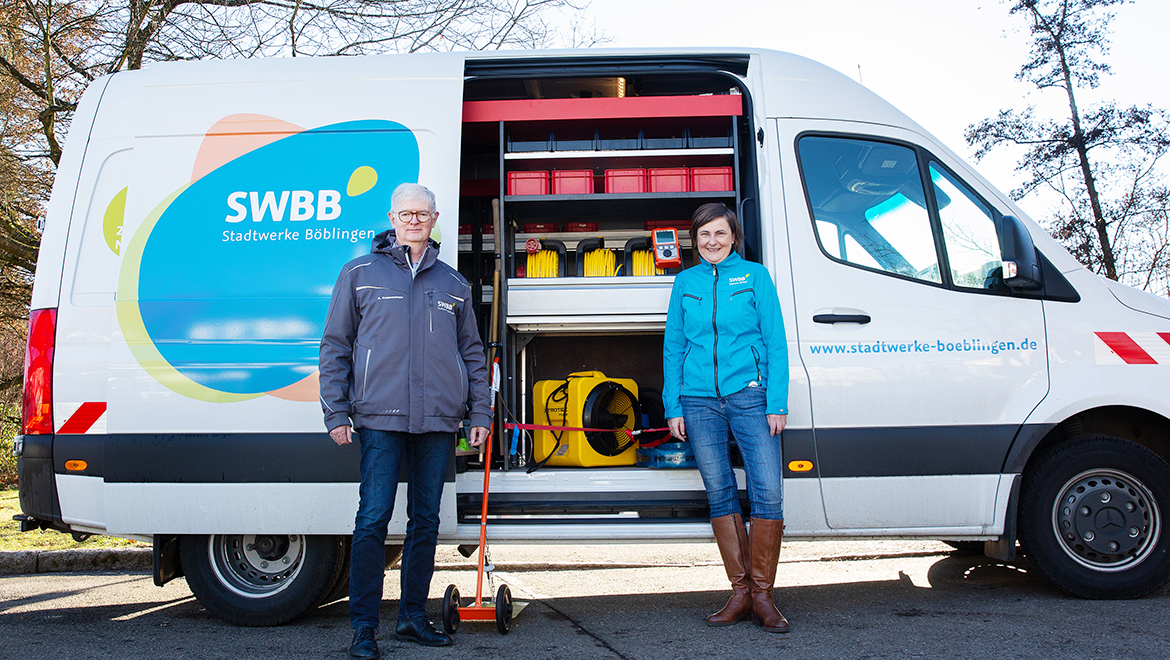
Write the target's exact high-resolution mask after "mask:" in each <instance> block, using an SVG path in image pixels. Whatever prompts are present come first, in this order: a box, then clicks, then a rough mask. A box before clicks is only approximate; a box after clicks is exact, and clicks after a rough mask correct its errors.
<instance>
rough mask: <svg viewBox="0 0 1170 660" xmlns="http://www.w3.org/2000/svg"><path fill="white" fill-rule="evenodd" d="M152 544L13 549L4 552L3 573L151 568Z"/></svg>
mask: <svg viewBox="0 0 1170 660" xmlns="http://www.w3.org/2000/svg"><path fill="white" fill-rule="evenodd" d="M153 562H154V550H153V549H152V548H125V549H113V548H99V549H86V550H12V551H5V552H0V575H27V574H30V573H67V572H73V571H84V572H93V571H149V570H151V566H152V564H153Z"/></svg>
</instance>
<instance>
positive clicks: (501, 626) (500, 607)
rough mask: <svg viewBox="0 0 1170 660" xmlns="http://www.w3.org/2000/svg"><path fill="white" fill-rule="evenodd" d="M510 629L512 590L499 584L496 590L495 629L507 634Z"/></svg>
mask: <svg viewBox="0 0 1170 660" xmlns="http://www.w3.org/2000/svg"><path fill="white" fill-rule="evenodd" d="M511 629H512V590H511V589H509V588H508V585H506V584H501V585H500V588H499V589H498V590H497V591H496V630H499V631H500V634H501V635H507V634H508V631H509V630H511Z"/></svg>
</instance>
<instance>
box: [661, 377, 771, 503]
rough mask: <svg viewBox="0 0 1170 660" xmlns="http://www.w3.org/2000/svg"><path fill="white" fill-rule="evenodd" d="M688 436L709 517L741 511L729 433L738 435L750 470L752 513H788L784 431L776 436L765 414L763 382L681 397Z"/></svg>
mask: <svg viewBox="0 0 1170 660" xmlns="http://www.w3.org/2000/svg"><path fill="white" fill-rule="evenodd" d="M681 402H682V410H683V420H684V421H685V422H686V426H687V439H688V440H689V441H690V443H691V448H692V449H693V450H694V452H695V462H696V463H698V465H699V474H701V475H702V477H703V487H704V488H705V489H706V490H707V501H708V503H710V505H711V517H712V518H718V517H720V516H728V515H731V514H733V513H739V514H741V515H742V511H741V510H740V506H739V489H738V487H737V486H736V483H735V472H734V471H733V470H732V469H731V444H730V439H731V438H730V436H732V435H734V437H735V443H736V444H737V445H738V446H739V453H740V455H742V456H743V470H744V473H745V475H746V476H747V487H748V500H749V501H750V502H751V505H752V512H751V516H752V517H753V518H765V519H767V520H783V519H784V495H783V488H782V482H781V478H782V477H783V470H784V457H783V453H782V450H781V446H780V437H779V436H772V435H771V431H770V429H769V428H768V418H767V417H766V416H765V415H766V413H765V411H766V410H767V405H768V397H767V393H766V392H765V390H764V388H762V387H745V388H744V389H742V390H740V391H738V392H736V393H735V394H729V395H727V396H724V397H706V396H684V397H681Z"/></svg>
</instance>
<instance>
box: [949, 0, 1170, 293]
mask: <svg viewBox="0 0 1170 660" xmlns="http://www.w3.org/2000/svg"><path fill="white" fill-rule="evenodd" d="M1013 1H1014V4H1013V5H1012V6H1011V9H1010V10H1009V13H1010V14H1011V15H1013V16H1020V17H1022V18H1024V19H1025V20H1027V22H1028V26H1029V29H1030V33H1031V36H1032V50H1031V52H1030V53H1029V56H1028V60H1027V61H1026V62H1025V63H1024V64H1023V65H1022V66H1021V67H1020V70H1019V71H1018V72H1017V73H1016V79H1017V80H1021V81H1025V82H1029V83H1032V84H1033V85H1034V86H1035V87H1036V88H1037V89H1038V90H1041V91H1046V90H1053V91H1057V92H1060V93H1062V96H1063V100H1064V101H1065V102H1066V103H1067V108H1068V114H1067V115H1065V117H1064V118H1061V119H1042V118H1038V117H1037V116H1036V111H1035V108H1034V107H1033V106H1029V107H1027V108H1025V109H1024V110H1012V109H1008V110H1001V111H1000V112H999V114H998V115H997V116H996V117H992V118H988V119H984V120H983V121H981V122H979V123H977V124H972V125H971V126H969V127H968V128H967V131H966V138H967V142H968V144H970V145H972V146H975V147H976V149H977V151H976V154H975V157H976V159H981V158H983V157H984V156H986V155H987V154H988V153H989V152H990V151H992V150H993V149H996V148H998V147H1002V146H1016V147H1022V148H1023V149H1024V155H1023V157H1022V158H1021V160H1020V162H1019V164H1018V165H1017V167H1016V170H1017V171H1019V172H1022V173H1024V174H1025V175H1026V176H1027V180H1026V181H1025V183H1024V184H1023V185H1021V186H1020V187H1019V188H1017V189H1016V190H1014V191H1013V192H1012V195H1013V197H1015V198H1016V199H1020V198H1023V197H1025V196H1027V195H1028V194H1030V193H1033V192H1037V191H1047V192H1050V193H1055V194H1056V195H1057V196H1058V199H1060V200H1061V201H1062V203H1061V205H1060V208H1059V210H1058V211H1057V212H1056V213H1055V214H1054V216H1053V217H1052V218H1051V220H1050V229H1051V230H1052V231H1053V234H1054V235H1056V236H1057V237H1058V238H1060V239H1061V240H1062V241H1063V242H1064V243H1065V245H1066V246H1067V247H1068V248H1069V249H1070V251H1072V252H1073V254H1074V255H1076V256H1077V258H1079V259H1080V260H1081V261H1082V263H1084V264H1085V265H1086V266H1088V267H1089V268H1090V269H1092V270H1093V271H1095V272H1098V273H1101V274H1103V275H1104V276H1105V277H1108V278H1110V279H1114V280H1117V279H1125V280H1126V281H1127V282H1129V283H1131V284H1135V285H1138V286H1144V287H1145V288H1152V287H1155V286H1160V287H1162V288H1163V289H1164V288H1165V275H1166V272H1167V271H1166V256H1167V255H1166V251H1167V248H1166V247H1165V244H1161V245H1159V244H1158V243H1157V238H1156V237H1157V236H1159V235H1165V233H1166V215H1167V214H1166V200H1167V197H1168V194H1167V190H1166V187H1165V185H1164V183H1163V179H1162V176H1161V172H1160V170H1159V169H1158V162H1159V160H1160V159H1161V158H1162V157H1163V156H1164V155H1166V152H1167V151H1168V150H1170V115H1168V114H1167V113H1166V112H1165V111H1164V110H1161V109H1156V108H1153V107H1150V106H1148V105H1147V106H1130V107H1120V106H1118V105H1117V104H1116V103H1111V102H1110V103H1103V104H1099V105H1096V106H1092V107H1089V108H1087V109H1086V108H1082V107H1081V105H1080V103H1079V101H1078V94H1079V93H1080V92H1082V91H1084V90H1086V89H1095V88H1097V87H1098V86H1099V85H1100V84H1101V76H1102V75H1105V74H1109V73H1110V72H1111V71H1110V68H1109V65H1108V64H1107V63H1105V62H1104V61H1102V58H1104V57H1105V56H1106V55H1108V53H1109V40H1108V35H1109V24H1110V22H1111V21H1112V20H1113V18H1114V14H1113V13H1112V12H1111V11H1110V9H1111V8H1113V7H1115V6H1118V5H1122V4H1125V3H1127V2H1129V1H1130V0H1013ZM1158 282H1161V283H1162V284H1160V285H1157V283H1158Z"/></svg>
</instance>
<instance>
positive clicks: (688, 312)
mask: <svg viewBox="0 0 1170 660" xmlns="http://www.w3.org/2000/svg"><path fill="white" fill-rule="evenodd" d="M691 243H692V245H694V247H695V251H696V252H697V253H698V255H699V257H700V258H701V261H700V263H698V264H697V265H695V266H693V267H691V268H688V269H686V270H685V271H683V272H681V273H679V274H678V276H677V277H676V278H675V280H674V289H673V290H672V291H671V294H670V310H669V313H668V315H667V318H666V336H665V338H664V345H663V359H662V364H663V368H662V370H663V376H664V384H663V388H662V389H663V400H664V403H665V404H666V417H667V423H668V424H669V426H670V431H671V433H672V434H673V435H674V436H675V437H676V438H678V439H680V440H689V441H690V443H691V447H692V448H693V449H694V452H695V460H696V461H697V462H698V465H699V472H700V474H702V477H703V486H704V487H705V488H706V490H707V500H708V502H709V503H710V505H711V527H712V529H713V530H714V532H715V540H716V541H717V542H718V544H719V554H720V555H721V556H722V557H723V565H724V567H725V568H726V569H727V577H728V579H729V580H730V581H731V588H732V595H731V599H730V600H728V601H727V605H726V606H724V608H723V609H722V610H720V611H719V612H716V613H715V614H712V615H711V616H709V617H707V625H710V626H730V625H734V624H735V623H738V622H739V621H740V620H741V619H743V618H745V617H747V616H748V615H752V619H753V620H754V621H755V622H756V623H758V624H760V625H762V626H763V627H764V630H767V631H768V632H777V633H783V632H788V621H787V620H786V619H785V618H784V615H783V614H781V613H780V611H779V610H778V609H776V603H775V601H773V600H772V586H773V584H774V583H775V580H776V564H777V562H778V561H779V557H780V543H781V540H782V539H783V536H784V512H783V498H782V493H781V474H782V470H783V460H782V457H781V448H780V432H781V431H783V430H784V426H785V424H787V422H788V345H787V340H786V339H785V336H784V320H783V318H782V317H781V314H780V303H779V300H778V298H777V296H776V287H775V285H773V284H772V279H771V277H770V276H769V275H768V270H767V269H766V268H764V267H763V266H761V265H760V264H757V263H752V262H750V261H747V260H745V259H744V258H743V257H741V256H740V252H741V251H742V250H743V230H742V229H741V228H740V225H739V221H738V220H736V217H735V213H734V212H732V211H731V210H730V209H728V208H727V207H726V206H724V205H723V204H704V205H703V206H700V207H699V208H698V210H696V211H695V215H694V218H693V220H692V222H691ZM729 431H730V433H731V434H732V435H734V436H735V441H736V444H737V445H738V446H739V451H740V454H741V455H742V456H743V466H744V472H745V473H746V475H747V483H748V496H749V498H750V500H751V518H752V521H751V522H752V524H751V537H750V541H749V537H748V533H747V529H746V526H745V525H744V521H743V517H742V515H741V511H740V506H739V494H738V490H737V488H736V481H735V474H734V472H733V471H732V469H731V455H730V451H729V438H728V432H729Z"/></svg>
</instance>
